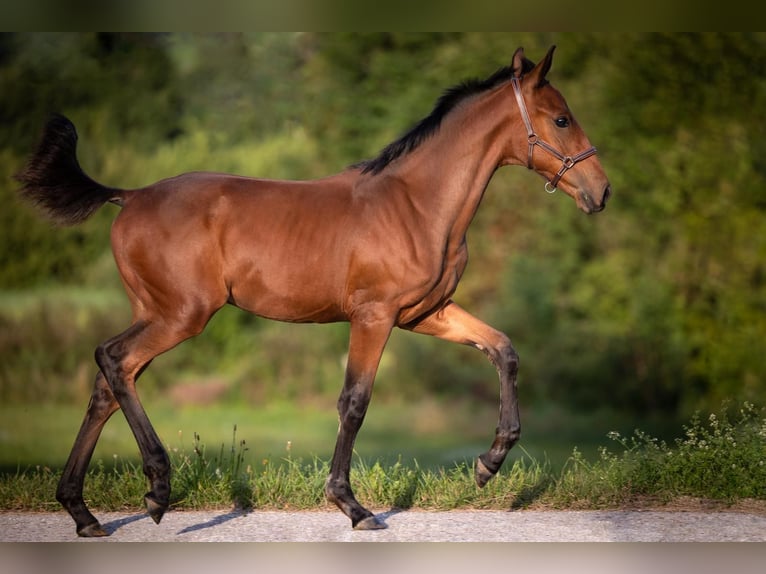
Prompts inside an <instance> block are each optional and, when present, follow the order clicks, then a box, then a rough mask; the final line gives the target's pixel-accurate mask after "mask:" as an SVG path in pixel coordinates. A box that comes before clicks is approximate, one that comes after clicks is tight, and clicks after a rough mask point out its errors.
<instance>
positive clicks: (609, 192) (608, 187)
mask: <svg viewBox="0 0 766 574" xmlns="http://www.w3.org/2000/svg"><path fill="white" fill-rule="evenodd" d="M611 195H612V186H611V185H609V184H607V185H606V189H604V198H603V199H602V200H601V205H606V201H607V200H608V199H609V197H610V196H611Z"/></svg>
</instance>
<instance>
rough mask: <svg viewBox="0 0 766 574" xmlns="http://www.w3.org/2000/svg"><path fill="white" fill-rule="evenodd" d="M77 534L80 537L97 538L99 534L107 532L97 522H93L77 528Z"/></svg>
mask: <svg viewBox="0 0 766 574" xmlns="http://www.w3.org/2000/svg"><path fill="white" fill-rule="evenodd" d="M77 536H81V537H82V538H99V537H101V536H109V533H108V532H107V531H106V530H104V529H103V528H102V526H101V525H100V524H99V523H98V522H94V523H93V524H88V525H87V526H83V527H82V528H80V529H79V530H77Z"/></svg>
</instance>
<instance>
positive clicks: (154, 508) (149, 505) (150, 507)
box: [144, 495, 168, 524]
mask: <svg viewBox="0 0 766 574" xmlns="http://www.w3.org/2000/svg"><path fill="white" fill-rule="evenodd" d="M144 503H145V504H146V511H147V512H148V513H149V516H151V517H152V520H154V523H155V524H159V523H160V520H162V517H163V516H164V515H165V511H166V510H167V509H168V507H167V505H166V504H160V503H159V502H157V501H156V500H154V499H153V498H151V497H150V496H149V495H147V496H145V497H144Z"/></svg>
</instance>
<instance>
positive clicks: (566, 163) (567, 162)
mask: <svg viewBox="0 0 766 574" xmlns="http://www.w3.org/2000/svg"><path fill="white" fill-rule="evenodd" d="M511 84H513V93H514V95H515V96H516V101H517V102H518V104H519V110H520V111H521V119H522V120H524V125H525V126H526V128H527V143H528V145H529V148H528V150H527V168H529V169H533V166H532V155H533V154H534V151H535V146H540V147H541V148H543V149H544V150H545V151H547V152H548V153H550V154H551V155H553V156H554V157H556V158H558V159H559V160H561V169H559V171H558V172H557V173H556V175H555V176H554V178H553V179H552V180H551V181H546V182H545V191H547V192H548V193H553V192H555V191H556V186H557V185H558V183H559V181H561V178H562V177H563V176H564V174H565V173H566V172H567V170H569V169H572V168H573V167H574V166H575V164H576V163H577V162H580V161H582V160H584V159H585V158H588V157H590V156H592V155H595V154H596V148H595V147H590V148H588V149H586V150H585V151H582V152H580V153H578V154H577V155H575V156H570V155H564V154H563V153H561V152H560V151H558V150H557V149H556V148H555V147H553V146H552V145H550V144H549V143H547V142H545V141H543V140H542V139H540V138H539V137H538V136H537V134H536V133H535V130H534V129H533V128H532V121H531V120H530V119H529V112H527V105H526V104H525V103H524V96H523V95H522V93H521V83H520V82H519V79H518V78H517V77H516V76H513V77H512V78H511Z"/></svg>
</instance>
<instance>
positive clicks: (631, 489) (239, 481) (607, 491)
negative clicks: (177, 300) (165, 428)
mask: <svg viewBox="0 0 766 574" xmlns="http://www.w3.org/2000/svg"><path fill="white" fill-rule="evenodd" d="M610 439H611V440H612V443H613V446H614V445H616V449H615V450H612V449H610V448H608V447H605V446H604V447H601V448H600V454H599V456H598V457H597V458H596V459H595V460H593V461H589V460H587V459H586V458H585V457H584V456H583V455H582V453H581V452H580V451H579V450H578V449H574V450H573V452H572V454H571V456H570V458H569V460H568V461H567V464H565V465H564V466H563V468H562V469H561V470H554V469H553V468H552V467H551V465H550V463H548V462H546V461H542V462H541V461H539V460H537V459H535V458H534V457H533V456H531V455H530V454H529V453H528V452H526V451H525V450H524V449H523V448H521V449H519V452H520V456H518V457H517V458H515V459H512V460H509V461H508V462H506V464H505V466H504V468H503V469H502V470H501V472H500V473H499V474H498V475H497V476H496V477H495V479H493V480H492V481H490V483H489V484H488V485H487V486H486V487H485V488H483V489H478V488H477V487H476V485H475V483H474V481H473V469H472V468H471V465H470V464H469V463H465V462H460V463H456V464H453V465H451V466H446V467H436V468H424V467H422V466H421V465H420V464H418V463H417V461H413V462H412V463H405V462H403V461H402V460H396V461H394V462H392V463H384V462H381V461H375V462H368V461H366V460H365V459H363V458H360V457H356V458H355V461H354V465H353V468H352V476H351V480H352V484H353V486H354V489H355V491H356V493H357V497H358V498H359V500H360V501H361V502H362V503H363V504H365V505H367V506H369V507H371V508H376V509H377V508H392V507H396V508H422V509H438V510H448V509H453V508H476V509H489V508H493V509H506V510H507V509H511V508H581V509H582V508H621V507H626V506H636V505H643V506H647V505H657V504H670V503H673V502H674V501H677V500H679V499H687V498H689V497H692V498H695V499H703V500H713V501H718V502H719V503H722V504H727V505H735V504H741V503H743V502H744V503H745V504H747V503H752V504H756V502H753V501H763V500H766V419H764V418H763V415H762V412H761V411H759V410H758V409H756V408H755V407H754V406H752V405H750V404H748V403H745V404H743V405H742V406H741V407H740V408H739V409H738V410H736V412H734V413H732V412H731V410H730V409H726V408H723V409H722V410H721V412H719V413H715V414H710V415H708V416H707V417H705V418H701V417H700V416H695V417H694V418H692V420H691V421H690V422H689V424H688V425H685V426H684V428H683V436H681V437H679V438H678V439H676V440H675V441H673V442H671V443H667V442H665V441H661V440H658V439H657V438H654V437H651V436H649V435H648V434H646V433H644V432H643V431H640V430H637V431H635V432H634V433H633V435H632V436H630V437H627V438H626V437H623V436H622V435H620V434H619V433H616V432H615V433H611V434H610ZM250 454H251V453H250V445H249V444H248V443H247V442H246V441H245V440H243V439H242V438H241V435H240V434H239V429H238V427H235V428H233V429H230V431H229V438H228V441H227V443H224V444H220V446H219V447H217V448H214V447H209V446H208V445H206V444H205V442H204V441H203V440H202V439H201V438H200V436H199V435H197V434H196V433H194V434H193V435H192V437H190V441H189V442H188V443H186V444H185V445H184V446H182V447H180V448H176V449H171V451H170V455H171V460H172V464H173V468H174V472H173V475H172V489H173V498H172V506H173V507H175V508H179V509H199V508H231V507H232V506H235V507H239V508H268V509H284V508H292V509H312V508H323V507H326V506H328V505H327V502H326V501H325V500H324V496H323V485H324V481H325V479H326V477H327V474H328V472H329V459H327V458H320V457H317V456H314V457H310V458H304V457H301V456H297V455H296V454H295V453H294V452H293V450H292V444H290V446H289V448H288V447H287V445H286V448H285V451H284V453H283V456H282V458H281V459H279V460H277V461H275V460H273V459H269V458H263V459H260V460H258V461H257V462H248V461H251V460H252V459H251V458H250V456H249V455H250ZM57 480H58V472H55V471H53V470H51V469H50V468H48V467H44V466H36V467H34V468H29V469H25V470H18V471H17V472H15V473H10V474H6V475H4V476H2V477H0V509H4V510H51V509H58V508H59V507H58V504H57V503H56V502H55V500H54V499H53V492H54V491H55V486H56V482H57ZM145 490H146V480H145V479H144V477H143V475H142V473H141V467H140V464H138V463H135V462H131V461H124V460H120V459H118V458H113V459H112V460H111V461H109V462H104V460H103V459H99V460H98V461H97V462H96V463H95V464H94V465H93V466H92V468H91V469H90V471H89V473H88V477H87V480H86V488H85V496H86V500H87V501H88V503H89V505H90V506H91V507H93V508H94V509H99V510H103V511H106V510H122V509H125V510H128V509H130V510H137V509H139V508H140V507H139V505H140V503H141V500H142V495H143V493H144V491H145Z"/></svg>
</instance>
